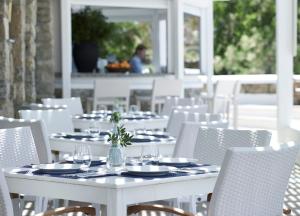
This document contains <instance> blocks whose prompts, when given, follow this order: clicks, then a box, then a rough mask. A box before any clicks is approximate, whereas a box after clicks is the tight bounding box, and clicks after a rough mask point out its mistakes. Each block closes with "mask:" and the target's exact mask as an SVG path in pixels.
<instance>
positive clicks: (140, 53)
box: [130, 44, 147, 74]
mask: <svg viewBox="0 0 300 216" xmlns="http://www.w3.org/2000/svg"><path fill="white" fill-rule="evenodd" d="M146 50H147V48H146V46H144V45H143V44H140V45H138V46H137V47H136V49H135V53H134V55H133V56H132V58H131V60H130V66H131V72H132V73H139V74H141V73H142V72H143V62H144V61H145V58H146Z"/></svg>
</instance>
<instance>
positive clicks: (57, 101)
mask: <svg viewBox="0 0 300 216" xmlns="http://www.w3.org/2000/svg"><path fill="white" fill-rule="evenodd" d="M42 102H43V104H44V105H48V106H67V108H68V109H69V110H70V113H71V115H81V114H83V108H82V103H81V99H80V98H79V97H72V98H43V99H42Z"/></svg>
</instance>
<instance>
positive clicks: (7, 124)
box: [0, 117, 52, 163]
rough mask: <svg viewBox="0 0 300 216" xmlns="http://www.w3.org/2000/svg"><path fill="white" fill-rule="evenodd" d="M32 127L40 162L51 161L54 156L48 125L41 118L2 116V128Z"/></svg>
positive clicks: (0, 118) (0, 119) (0, 121)
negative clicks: (29, 118)
mask: <svg viewBox="0 0 300 216" xmlns="http://www.w3.org/2000/svg"><path fill="white" fill-rule="evenodd" d="M16 127H30V129H31V132H32V135H33V139H34V143H35V146H36V150H37V153H38V157H39V161H40V163H51V162H52V156H51V150H50V144H49V138H48V134H47V130H46V126H45V125H44V123H43V122H42V121H40V120H24V119H13V118H4V117H0V129H5V128H16Z"/></svg>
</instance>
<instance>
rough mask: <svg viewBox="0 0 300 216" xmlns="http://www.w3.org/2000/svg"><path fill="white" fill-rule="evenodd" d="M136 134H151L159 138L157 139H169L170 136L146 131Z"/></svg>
mask: <svg viewBox="0 0 300 216" xmlns="http://www.w3.org/2000/svg"><path fill="white" fill-rule="evenodd" d="M138 135H142V136H153V137H155V138H159V139H171V138H172V137H170V136H168V135H166V134H148V133H138Z"/></svg>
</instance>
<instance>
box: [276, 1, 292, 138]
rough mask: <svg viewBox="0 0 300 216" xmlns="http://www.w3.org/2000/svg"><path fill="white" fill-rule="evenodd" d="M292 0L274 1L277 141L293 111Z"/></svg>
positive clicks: (288, 122) (282, 136)
mask: <svg viewBox="0 0 300 216" xmlns="http://www.w3.org/2000/svg"><path fill="white" fill-rule="evenodd" d="M292 6H293V0H276V72H277V76H278V77H277V79H278V80H277V106H278V110H277V128H278V138H279V141H281V140H284V136H285V134H284V131H285V129H287V128H289V126H290V123H291V119H292V110H293V7H292Z"/></svg>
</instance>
